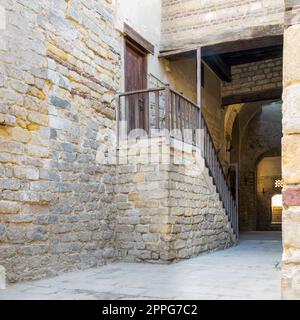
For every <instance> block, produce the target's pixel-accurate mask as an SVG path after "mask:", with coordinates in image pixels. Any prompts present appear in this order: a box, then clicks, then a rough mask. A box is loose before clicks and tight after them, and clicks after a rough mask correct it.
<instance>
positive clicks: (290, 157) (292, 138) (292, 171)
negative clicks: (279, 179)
mask: <svg viewBox="0 0 300 320" xmlns="http://www.w3.org/2000/svg"><path fill="white" fill-rule="evenodd" d="M299 152H300V135H298V134H295V135H285V136H284V137H283V139H282V176H283V179H284V183H285V184H297V183H299V182H300V181H299V177H300V165H299V161H298V154H299Z"/></svg>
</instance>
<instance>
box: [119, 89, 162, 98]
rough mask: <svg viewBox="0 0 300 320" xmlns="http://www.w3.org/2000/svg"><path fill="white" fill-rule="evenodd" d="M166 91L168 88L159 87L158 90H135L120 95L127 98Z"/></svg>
mask: <svg viewBox="0 0 300 320" xmlns="http://www.w3.org/2000/svg"><path fill="white" fill-rule="evenodd" d="M163 90H166V87H158V88H150V89H141V90H134V91H128V92H122V93H119V94H118V96H119V97H126V96H131V95H134V94H142V93H148V92H158V91H163Z"/></svg>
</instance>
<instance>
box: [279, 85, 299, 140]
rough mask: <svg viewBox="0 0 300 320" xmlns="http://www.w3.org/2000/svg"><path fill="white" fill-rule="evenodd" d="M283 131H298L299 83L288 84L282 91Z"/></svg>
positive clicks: (288, 132)
mask: <svg viewBox="0 0 300 320" xmlns="http://www.w3.org/2000/svg"><path fill="white" fill-rule="evenodd" d="M282 113H283V133H284V134H294V133H300V84H299V83H296V84H293V85H291V86H288V87H287V88H285V89H284V91H283V106H282Z"/></svg>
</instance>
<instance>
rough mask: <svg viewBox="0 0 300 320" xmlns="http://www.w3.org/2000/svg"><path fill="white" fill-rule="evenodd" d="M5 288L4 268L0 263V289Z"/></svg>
mask: <svg viewBox="0 0 300 320" xmlns="http://www.w3.org/2000/svg"><path fill="white" fill-rule="evenodd" d="M5 288H6V283H5V268H4V267H3V266H1V265H0V290H3V289H5Z"/></svg>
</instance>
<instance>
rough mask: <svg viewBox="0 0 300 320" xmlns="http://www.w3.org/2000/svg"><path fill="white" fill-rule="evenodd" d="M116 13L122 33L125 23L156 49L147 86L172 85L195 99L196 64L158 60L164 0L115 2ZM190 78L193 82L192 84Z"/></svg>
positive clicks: (150, 61)
mask: <svg viewBox="0 0 300 320" xmlns="http://www.w3.org/2000/svg"><path fill="white" fill-rule="evenodd" d="M116 12H117V16H116V24H117V28H118V30H119V31H120V32H123V30H124V22H126V23H127V24H128V25H129V26H131V27H132V28H133V29H134V30H135V31H137V32H138V33H139V34H140V35H141V36H142V37H144V38H145V39H146V40H148V41H149V42H150V43H152V44H153V45H154V46H155V54H154V55H150V54H149V56H148V86H149V87H151V86H158V85H163V84H166V83H169V84H171V86H172V87H173V88H175V89H176V90H178V91H181V92H183V94H185V95H186V96H188V97H189V98H191V99H194V100H195V94H196V88H195V81H194V75H192V76H191V74H190V73H191V71H193V68H194V64H193V61H184V62H183V63H182V64H180V63H178V62H176V63H169V61H167V60H166V59H159V58H158V55H159V46H160V39H161V0H116ZM122 76H123V77H124V75H122ZM189 79H193V81H191V82H189ZM123 88H124V85H123Z"/></svg>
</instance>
